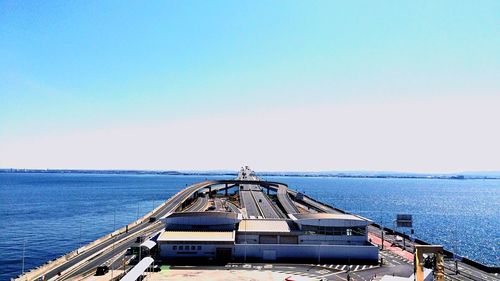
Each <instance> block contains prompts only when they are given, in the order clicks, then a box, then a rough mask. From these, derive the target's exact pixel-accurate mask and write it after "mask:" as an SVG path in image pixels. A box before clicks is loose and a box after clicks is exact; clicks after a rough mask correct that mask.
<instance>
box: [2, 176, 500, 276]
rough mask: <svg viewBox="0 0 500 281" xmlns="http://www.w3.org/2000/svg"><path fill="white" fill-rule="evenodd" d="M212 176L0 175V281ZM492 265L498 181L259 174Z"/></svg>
mask: <svg viewBox="0 0 500 281" xmlns="http://www.w3.org/2000/svg"><path fill="white" fill-rule="evenodd" d="M206 178H220V177H212V176H210V177H209V176H171V175H149V174H146V175H135V174H119V175H112V174H78V173H68V174H36V173H0V217H1V219H0V229H1V231H0V253H1V256H0V280H9V278H11V277H15V276H17V275H18V274H20V273H21V271H22V256H23V248H24V251H25V255H24V256H25V269H26V270H27V269H30V268H33V267H36V266H38V265H40V264H43V263H44V262H46V261H48V260H51V259H54V258H57V257H58V256H61V255H63V254H65V253H67V252H69V251H71V250H73V249H75V248H77V247H79V245H82V244H85V243H89V242H91V241H93V240H95V239H97V238H99V237H101V236H103V235H105V234H107V233H109V232H111V231H112V230H113V229H114V228H119V227H122V226H124V225H126V224H128V223H130V222H131V221H134V220H135V219H137V218H138V217H140V216H142V215H143V214H145V213H147V212H148V211H150V210H151V209H152V208H154V207H156V206H157V205H159V204H160V203H161V202H162V201H165V200H167V199H168V198H169V197H170V196H172V195H173V194H175V193H176V192H177V191H179V190H180V189H182V188H183V187H185V186H186V185H189V184H192V183H195V182H199V181H202V180H204V179H206ZM266 179H267V180H274V181H280V182H284V183H287V184H289V186H290V188H293V189H296V190H299V191H303V192H305V193H306V194H307V195H309V196H312V197H313V198H316V199H319V200H321V201H324V202H326V203H329V204H331V205H334V206H336V207H339V208H342V209H346V210H347V211H350V212H353V213H357V214H360V215H363V216H365V217H367V218H370V219H372V220H374V221H376V222H378V223H383V224H384V225H386V226H391V225H392V221H393V220H394V218H395V216H396V214H397V213H411V214H413V216H414V228H415V235H416V236H417V237H418V238H420V239H423V240H426V241H429V242H432V243H438V244H443V245H445V247H446V248H448V249H450V250H453V251H456V252H458V253H460V254H461V255H464V256H468V257H470V258H472V259H474V260H477V261H480V262H483V263H486V264H491V265H497V266H500V249H499V248H500V231H499V230H498V227H499V226H500V180H447V179H366V178H322V177H266Z"/></svg>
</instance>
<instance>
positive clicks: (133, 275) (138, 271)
mask: <svg viewBox="0 0 500 281" xmlns="http://www.w3.org/2000/svg"><path fill="white" fill-rule="evenodd" d="M153 262H154V259H153V258H152V257H145V258H143V259H142V260H141V261H140V262H139V263H138V264H137V265H136V266H134V268H132V269H131V270H130V271H129V272H128V273H127V274H126V275H125V276H123V278H122V279H120V281H135V280H137V278H139V276H141V275H142V274H143V273H144V271H146V269H147V268H148V267H149V266H150V265H151V264H152V263H153Z"/></svg>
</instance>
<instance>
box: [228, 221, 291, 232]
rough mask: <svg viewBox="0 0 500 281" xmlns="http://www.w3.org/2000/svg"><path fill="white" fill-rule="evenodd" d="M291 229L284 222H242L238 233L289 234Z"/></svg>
mask: <svg viewBox="0 0 500 281" xmlns="http://www.w3.org/2000/svg"><path fill="white" fill-rule="evenodd" d="M291 230H292V229H291V227H290V224H289V222H287V221H286V220H242V221H241V222H240V224H239V226H238V232H290V231H291Z"/></svg>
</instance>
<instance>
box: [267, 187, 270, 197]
mask: <svg viewBox="0 0 500 281" xmlns="http://www.w3.org/2000/svg"><path fill="white" fill-rule="evenodd" d="M269 190H271V189H270V188H269V186H268V187H267V195H269Z"/></svg>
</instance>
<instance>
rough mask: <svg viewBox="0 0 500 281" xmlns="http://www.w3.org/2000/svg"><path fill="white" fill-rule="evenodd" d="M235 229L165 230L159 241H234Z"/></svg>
mask: <svg viewBox="0 0 500 281" xmlns="http://www.w3.org/2000/svg"><path fill="white" fill-rule="evenodd" d="M234 236H235V234H234V231H165V232H163V233H162V234H161V235H160V237H158V242H176V241H184V242H201V241H211V242H234Z"/></svg>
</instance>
